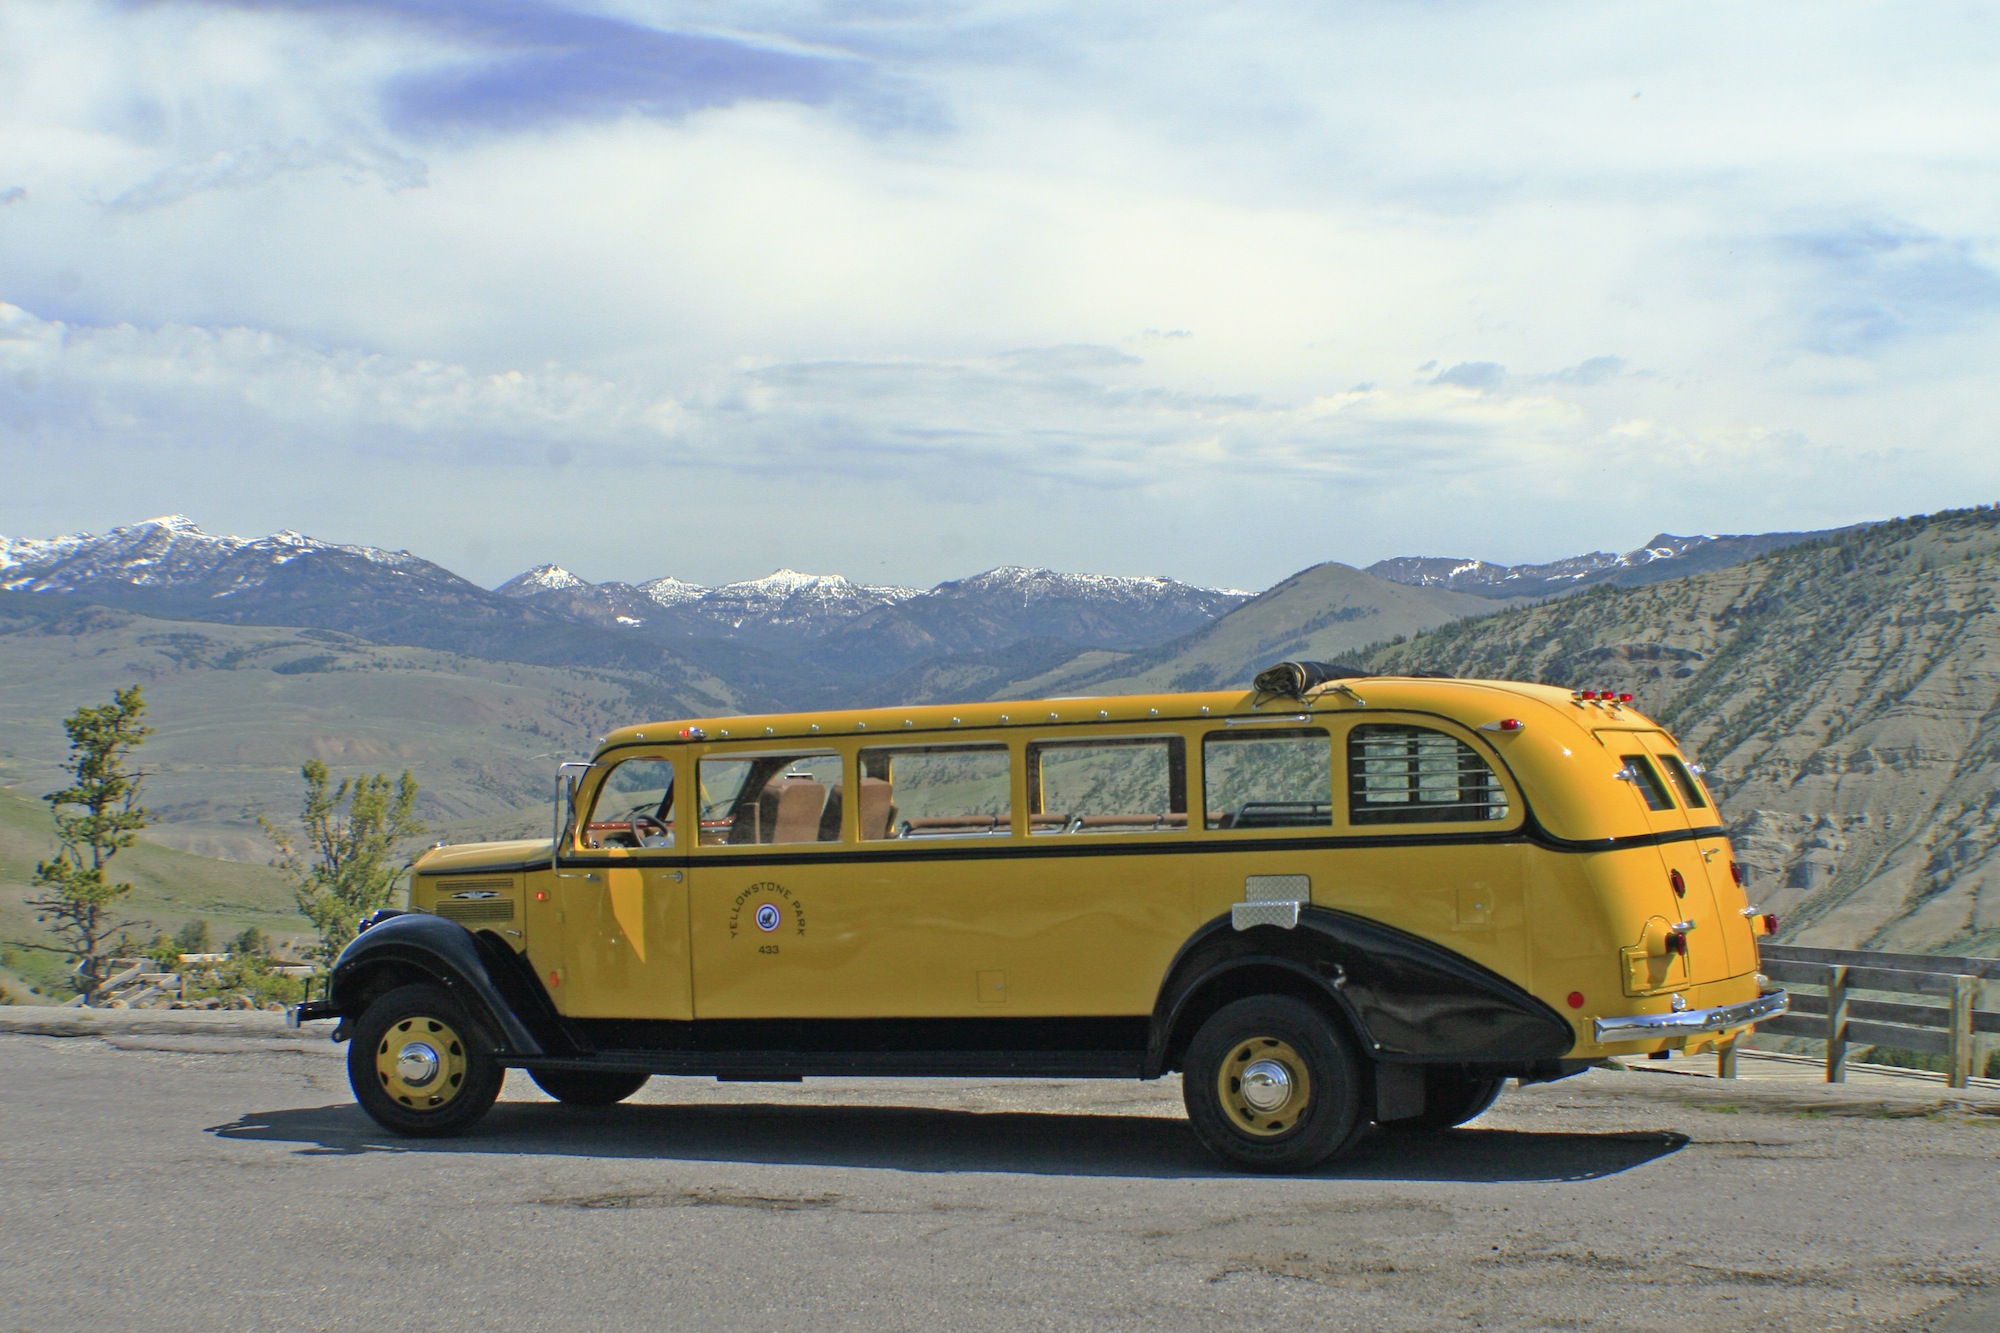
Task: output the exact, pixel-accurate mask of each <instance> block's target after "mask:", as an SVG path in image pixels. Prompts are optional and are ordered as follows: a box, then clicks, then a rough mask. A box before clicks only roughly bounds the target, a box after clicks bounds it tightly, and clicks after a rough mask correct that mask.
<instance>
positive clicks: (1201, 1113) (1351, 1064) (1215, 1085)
mask: <svg viewBox="0 0 2000 1333" xmlns="http://www.w3.org/2000/svg"><path fill="white" fill-rule="evenodd" d="M1184 1065H1185V1067H1184V1069H1183V1071H1182V1075H1181V1096H1182V1098H1183V1100H1184V1101H1185V1102H1186V1103H1187V1112H1188V1120H1189V1121H1190V1122H1191V1123H1192V1124H1193V1125H1194V1132H1195V1134H1196V1136H1197V1137H1198V1138H1200V1139H1201V1141H1202V1144H1203V1145H1204V1146H1205V1147H1207V1149H1208V1150H1209V1151H1210V1152H1212V1153H1214V1154H1215V1155H1216V1156H1217V1157H1219V1158H1221V1159H1222V1160H1223V1161H1224V1162H1227V1163H1228V1164H1230V1165H1231V1166H1236V1167H1241V1168H1243V1169H1245V1170H1250V1171H1268V1172H1287V1171H1307V1170H1311V1169H1312V1168H1313V1167H1315V1166H1318V1165H1319V1164H1320V1163H1321V1162H1324V1161H1326V1160H1327V1159H1328V1158H1329V1157H1332V1156H1333V1155H1334V1154H1335V1153H1337V1152H1339V1151H1340V1150H1341V1149H1343V1148H1345V1147H1347V1146H1349V1145H1350V1144H1351V1143H1353V1142H1354V1141H1355V1140H1356V1139H1357V1138H1358V1137H1359V1136H1358V1135H1357V1134H1356V1130H1357V1129H1359V1128H1361V1127H1362V1124H1363V1117H1362V1114H1361V1088H1362V1080H1361V1070H1360V1066H1359V1064H1358V1063H1357V1062H1356V1060H1355V1058H1354V1055H1353V1053H1352V1051H1351V1050H1350V1049H1349V1048H1348V1044H1347V1041H1346V1039H1345V1038H1344V1037H1343V1036H1342V1035H1341V1034H1340V1032H1339V1031H1337V1030H1336V1029H1335V1027H1334V1025H1333V1024H1332V1023H1331V1022H1330V1021H1329V1020H1328V1019H1327V1017H1326V1016H1325V1015H1324V1014H1322V1013H1320V1011H1319V1010H1317V1009H1314V1008H1313V1007H1312V1006H1311V1005H1309V1004H1306V1003H1305V1002H1304V1001H1302V1000H1295V999H1293V998H1291V997H1290V996H1285V995H1259V996H1252V997H1250V998H1249V999H1244V1000H1237V1001H1236V1002H1235V1003H1233V1004H1228V1005H1225V1006H1223V1007H1222V1008H1221V1009H1218V1010H1217V1011H1216V1012H1215V1013H1214V1014H1212V1015H1211V1016H1210V1017H1209V1019H1208V1021H1207V1022H1205V1023H1203V1024H1202V1025H1201V1027H1200V1029H1199V1030H1198V1031H1197V1032H1196V1033H1195V1035H1194V1040H1193V1042H1191V1043H1190V1044H1189V1046H1188V1053H1187V1059H1186V1061H1185V1062H1184Z"/></svg>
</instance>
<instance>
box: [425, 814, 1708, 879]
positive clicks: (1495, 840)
mask: <svg viewBox="0 0 2000 1333" xmlns="http://www.w3.org/2000/svg"><path fill="white" fill-rule="evenodd" d="M1053 836H1055V835H1052V840H1053ZM1074 836H1075V835H1071V837H1074ZM1103 836H1106V837H1116V836H1118V835H1116V834H1108V835H1103ZM1726 836H1728V830H1727V829H1725V828H1723V827H1722V826H1721V825H1720V824H1714V825H1710V826H1708V827H1705V828H1690V829H1668V830H1666V831H1664V832H1660V833H1638V834H1632V835H1630V836H1628V837H1623V838H1558V837H1556V836H1555V835H1554V834H1552V833H1549V832H1547V831H1546V830H1544V829H1542V828H1541V827H1539V826H1538V825H1524V826H1523V827H1521V828H1516V829H1509V830H1507V831H1505V832H1500V833H1406V834H1400V835H1396V834H1391V835H1385V836H1372V835H1371V836H1363V837H1355V836H1351V835H1349V836H1340V835H1329V836H1325V837H1292V838H1258V839H1256V840H1254V841H1253V840H1251V839H1248V838H1245V839H1241V840H1236V839H1230V840H1227V841H1225V840H1223V839H1219V838H1218V839H1213V840H1210V841H1204V842H1178V843H1174V842H1145V843H1134V842H1127V843H1111V842H1103V843H1085V844H1079V843H1076V842H1073V841H1068V840H1065V841H1063V842H1060V843H1057V844H1056V845H1054V846H1022V845H1020V844H1019V843H1012V842H1009V843H1006V844H1004V845H1001V846H995V847H926V848H922V849H921V850H919V849H917V848H914V847H895V846H888V847H882V848H879V849H863V848H857V847H855V846H853V845H852V844H849V843H813V844H807V845H808V846H812V847H815V848H820V847H824V848H828V849H835V848H837V849H838V850H825V851H819V850H814V851H796V852H743V853H736V852H730V853H724V854H721V855H715V856H703V857H699V858H692V857H688V856H643V857H641V856H624V857H619V858H618V859H617V860H615V861H608V860H595V859H585V858H582V857H566V858H564V860H563V863H562V864H563V866H564V867H565V868H566V869H584V868H589V869H594V870H602V869H604V868H605V867H606V866H607V865H609V866H612V867H618V866H629V867H633V868H638V867H641V866H668V867H672V868H674V869H677V870H686V869H690V868H716V869H719V868H721V867H724V866H800V865H868V864H887V863H890V862H896V861H1008V860H1023V861H1035V860H1044V859H1050V858H1054V859H1062V858H1065V857H1078V856H1216V855H1227V854H1229V853H1232V852H1264V851H1277V852H1321V851H1346V850H1354V849H1360V848H1367V847H1455V846H1499V845H1505V844H1509V843H1525V844H1528V845H1530V846H1535V847H1540V848H1542V849H1544V850H1546V851H1551V852H1562V853H1567V854H1571V855H1591V854H1594V853H1599V852H1622V851H1629V850H1631V849H1633V848H1638V847H1660V846H1664V845H1666V844H1668V843H1676V842H1696V841H1699V840H1700V839H1703V838H1721V837H1726ZM547 865H548V862H546V861H537V862H534V863H533V864H532V865H522V866H518V867H501V866H488V867H483V868H481V869H479V870H454V871H444V872H440V873H441V874H447V875H451V874H457V875H475V874H477V875H491V874H496V873H501V872H503V871H506V870H509V869H524V870H534V869H540V868H542V867H545V866H547Z"/></svg>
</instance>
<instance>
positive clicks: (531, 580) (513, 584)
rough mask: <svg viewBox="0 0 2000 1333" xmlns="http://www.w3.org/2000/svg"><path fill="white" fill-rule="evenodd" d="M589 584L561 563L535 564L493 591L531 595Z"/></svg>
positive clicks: (517, 595)
mask: <svg viewBox="0 0 2000 1333" xmlns="http://www.w3.org/2000/svg"><path fill="white" fill-rule="evenodd" d="M589 586H590V585H589V584H587V583H585V582H584V581H583V580H582V579H580V578H578V577H577V576H576V575H574V574H572V573H570V572H569V571H568V570H567V569H564V568H563V567H562V566H561V565H536V566H535V567H534V568H533V569H531V570H529V571H527V572H526V573H525V574H516V575H515V576H514V577H513V578H511V579H508V580H507V581H506V582H505V583H503V584H501V585H500V586H499V587H497V588H495V589H494V590H493V591H495V592H497V593H499V594H500V595H501V596H502V597H532V596H533V595H534V594H536V593H538V592H561V591H563V590H564V589H566V588H587V587H589Z"/></svg>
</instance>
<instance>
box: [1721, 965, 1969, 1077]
mask: <svg viewBox="0 0 2000 1333" xmlns="http://www.w3.org/2000/svg"><path fill="white" fill-rule="evenodd" d="M1763 959H1764V962H1763V970H1764V974H1765V975H1766V976H1768V977H1770V978H1771V979H1772V980H1773V981H1777V982H1782V983H1783V984H1784V985H1785V988H1786V989H1787V990H1790V991H1791V997H1792V1007H1791V1012H1789V1013H1787V1014H1783V1015H1780V1016H1779V1017H1777V1018H1767V1019H1765V1020H1764V1021H1763V1022H1761V1023H1759V1024H1758V1025H1757V1031H1758V1032H1759V1033H1761V1034H1769V1035H1772V1036H1780V1037H1809V1038H1812V1039H1814V1040H1817V1041H1823V1042H1825V1043H1826V1081H1827V1082H1829V1083H1845V1082H1846V1081H1847V1048H1848V1047H1849V1046H1851V1045H1861V1046H1887V1047H1891V1048H1893V1049H1896V1050H1904V1051H1922V1052H1925V1053H1927V1054H1931V1055H1942V1056H1944V1057H1945V1081H1946V1082H1948V1083H1949V1084H1950V1085H1951V1086H1952V1087H1954V1088H1962V1087H1965V1086H1966V1084H1967V1082H1968V1081H1969V1080H1970V1079H1971V1077H1972V1073H1973V1064H1974V1062H1975V1060H1976V1058H1977V1055H1978V1049H1979V1044H1980V1043H1979V1036H1978V1034H1980V1033H2000V1012H1996V1011H1994V1010H1991V1009H1982V1008H1979V1007H1978V1003H1979V1001H1980V998H1981V997H1980V991H1981V989H1982V983H1984V982H1988V981H2000V958H1945V957H1938V956H1935V955H1932V954H1920V953H1883V952H1880V951H1878V950H1875V949H1811V948H1806V947H1804V946H1802V945H1796V944H1766V945H1764V947H1763ZM1797 986H1813V987H1816V988H1817V993H1814V992H1801V991H1798V990H1796V989H1793V988H1794V987H1797ZM1857 991H1868V992H1874V993H1876V994H1888V995H1934V996H1938V997H1941V998H1943V999H1944V1000H1945V1001H1946V1003H1944V1004H1942V1005H1935V1004H1909V1003H1905V1002H1903V1001H1900V1000H1876V999H1868V998H1865V997H1863V996H1859V995H1857V994H1856V993H1855V992H1857Z"/></svg>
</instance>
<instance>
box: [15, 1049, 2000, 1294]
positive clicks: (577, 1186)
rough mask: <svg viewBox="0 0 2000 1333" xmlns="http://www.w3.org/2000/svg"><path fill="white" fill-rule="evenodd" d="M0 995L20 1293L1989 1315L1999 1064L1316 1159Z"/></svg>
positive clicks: (1711, 1100)
mask: <svg viewBox="0 0 2000 1333" xmlns="http://www.w3.org/2000/svg"><path fill="white" fill-rule="evenodd" d="M248 1021H249V1020H245V1021H244V1022H238V1023H236V1024H235V1025H234V1026H231V1025H230V1024H227V1023H212V1024H210V1025H208V1026H207V1027H205V1028H190V1029H186V1030H180V1029H172V1028H171V1027H170V1026H169V1027H168V1029H167V1030H165V1031H159V1032H153V1033H129V1032H128V1033H124V1034H118V1033H111V1034H107V1035H103V1036H97V1037H54V1036H47V1035H33V1034H23V1033H20V1032H14V1033H0V1071H4V1072H0V1180H4V1182H5V1184H4V1188H0V1234H4V1236H5V1237H6V1242H7V1246H6V1248H7V1262H6V1263H5V1265H4V1266H0V1329H6V1330H34V1331H35V1333H47V1331H50V1330H62V1329H104V1328H135V1329H146V1330H168V1329H189V1330H212V1329H237V1328H244V1329H250V1328H286V1329H292V1328H299V1329H320V1328H325V1329H348V1328H370V1329H379V1328H382V1327H404V1328H408V1327H422V1328H426V1329H456V1328H471V1327H480V1328H520V1329H530V1328H532V1329H544V1328H581V1329H592V1330H600V1329H602V1330H610V1329H667V1328H671V1329H683V1328H685V1329H753V1330H754V1329H771V1330H777V1329H803V1328H824V1327H832V1326H843V1325H844V1326H854V1327H867V1328H882V1329H1006V1330H1023V1329H1043V1328H1048V1329H1071V1328H1120V1329H1123V1328H1136V1327H1151V1328H1172V1329H1181V1328H1189V1329H1207V1328H1216V1329H1230V1330H1244V1329H1303V1328H1355V1329H1364V1328H1365V1329H1435V1328H1440V1327H1444V1328H1595V1327H1611V1326H1616V1327H1617V1328H1619V1329H1620V1330H1640V1329H1662V1330H1669V1329H1671V1330H1675V1331H1676V1333H1681V1331H1684V1330H1687V1329H1703V1328H1748V1327H1774V1328H1788V1329H1789V1328H1795V1329H1813V1330H1820V1329H1839V1328H1857V1329H1859V1328H1885V1329H1911V1330H1916V1329H1925V1330H1968V1329H1995V1328H2000V1253H1996V1250H2000V1225H1996V1215H2000V1098H1995V1097H1994V1096H1993V1095H1992V1094H1990V1093H1989V1094H1979V1093H1974V1094H1972V1095H1971V1097H1970V1098H1966V1097H1961V1096H1958V1095H1955V1094H1951V1093H1949V1092H1947V1090H1945V1089H1943V1088H1941V1087H1937V1086H1934V1085H1921V1084H1918V1085H1911V1086H1901V1087H1886V1086H1869V1087H1850V1088H1847V1089H1829V1088H1825V1087H1823V1086H1813V1085H1810V1084H1804V1083H1799V1084H1785V1083H1779V1082H1745V1083H1742V1084H1739V1085H1729V1084H1722V1083H1717V1082H1713V1081H1709V1080H1700V1079H1693V1078H1681V1077H1675V1076H1673V1075H1672V1074H1665V1073H1658V1072H1645V1073H1614V1072H1609V1071H1593V1072H1592V1073H1590V1074H1587V1075H1585V1076H1583V1077H1581V1078H1578V1079H1573V1080H1570V1081H1567V1082H1564V1083H1560V1084H1555V1085H1550V1086H1544V1087H1538V1088H1530V1089H1525V1090H1521V1091H1514V1090H1510V1091H1509V1092H1508V1093H1507V1094H1506V1095H1505V1096H1504V1097H1503V1098H1502V1099H1501V1101H1500V1103H1499V1105H1498V1106H1497V1107H1496V1108H1495V1109H1494V1110H1493V1111H1492V1112H1490V1113H1489V1114H1488V1115H1487V1116H1485V1117H1484V1118H1482V1119H1481V1120H1480V1121H1478V1122H1477V1123H1476V1124H1475V1125H1474V1126H1472V1127H1469V1128H1467V1129H1464V1130H1460V1131H1457V1132H1455V1133H1452V1134H1448V1135H1444V1136H1440V1137H1438V1138H1434V1139H1428V1140H1404V1139H1399V1138H1395V1137H1391V1136H1387V1135H1383V1136H1379V1137H1377V1138H1376V1139H1374V1140H1372V1141H1371V1142H1370V1143H1369V1144H1368V1146H1367V1147H1366V1148H1365V1150H1364V1151H1363V1152H1362V1153H1361V1154H1360V1155H1359V1156H1357V1157H1355V1158H1352V1159H1349V1160H1347V1161H1345V1162H1342V1163H1339V1164H1336V1165H1334V1166H1332V1167H1329V1168H1327V1169H1326V1170H1324V1171H1322V1172H1320V1173H1319V1174H1317V1175H1314V1176H1310V1177H1304V1178H1289V1179H1265V1178H1254V1177H1244V1176H1237V1175H1231V1174H1228V1173H1225V1172H1223V1171H1220V1170H1218V1169H1217V1168H1216V1167H1215V1166H1214V1165H1213V1164H1212V1163H1211V1162H1210V1161H1209V1160H1208V1159H1207V1158H1205V1157H1204V1156H1203V1155H1202V1153H1201V1152H1200V1150H1199V1148H1198V1147H1197V1146H1196V1144H1195V1142H1194V1139H1193V1136H1192V1134H1191V1133H1190V1131H1189V1130H1188V1128H1187V1126H1186V1124H1185V1123H1184V1121H1183V1120H1182V1119H1181V1114H1180V1105H1179V1088H1178V1085H1177V1084H1175V1083H1173V1082H1171V1081H1168V1082H1165V1083H1160V1084H1131V1083H1115V1084H1113V1083H1071V1082H1032V1083H1003V1082H986V1081H964V1082H953V1083H947V1084H916V1083H908V1082H901V1083H899V1082H862V1081H849V1080H815V1081H812V1082H809V1083H806V1084H803V1085H789V1086H788V1085H759V1084H751V1085H718V1084H715V1083H713V1082H706V1081H701V1080H691V1079H688V1080H671V1079H656V1080H654V1081H653V1083H652V1084H651V1085H649V1086H648V1088H647V1089H646V1090H645V1091H644V1092H643V1093H642V1094H641V1095H640V1097H639V1098H638V1099H636V1100H635V1102H634V1103H632V1104H629V1105H626V1106H622V1107H615V1108H611V1109H609V1110H604V1111H587V1112H578V1111H572V1110H569V1109H567V1108H563V1107H560V1106H557V1105H554V1104H552V1103H550V1102H548V1101H547V1100H546V1099H544V1098H542V1097H541V1096H540V1094H539V1093H537V1092H536V1091H535V1090H534V1088H533V1086H532V1085H531V1084H529V1083H528V1082H527V1081H526V1080H525V1079H522V1078H519V1077H518V1076H515V1077H510V1080H509V1084H508V1088H507V1092H506V1093H505V1098H506V1100H504V1101H503V1102H502V1103H501V1105H500V1106H499V1107H497V1108H496V1109H495V1112H494V1114H493V1115H492V1116H491V1117H490V1118H489V1120H488V1121H487V1122H485V1124H484V1126H483V1127H482V1130H481V1131H480V1132H478V1133H476V1134H475V1135H473V1136H472V1137H469V1138H465V1139H460V1140H452V1141H446V1142H440V1143H416V1142H410V1141H402V1140H396V1139H393V1138H390V1137H388V1136H386V1135H384V1134H382V1133H381V1132H379V1131H378V1130H376V1129H375V1127H374V1126H373V1125H372V1123H371V1122H369V1121H368V1120H366V1119H365V1118H364V1117H363V1116H362V1115H361V1113H360V1112H359V1111H358V1110H357V1109H356V1108H355V1107H354V1105H353V1103H352V1101H351V1099H350V1097H349V1094H348V1091H347V1087H346V1079H345V1074H344V1067H343V1065H342V1063H341V1061H340V1059H339V1058H338V1056H339V1050H338V1049H337V1048H335V1047H333V1046H331V1045H330V1044H328V1043H327V1042H325V1041H324V1040H323V1039H316V1040H286V1039H282V1038H278V1037H273V1036H255V1035H241V1034H243V1033H245V1032H251V1031H261V1030H262V1029H256V1028H254V1027H247V1026H246V1025H245V1024H246V1023H247V1022H248Z"/></svg>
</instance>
